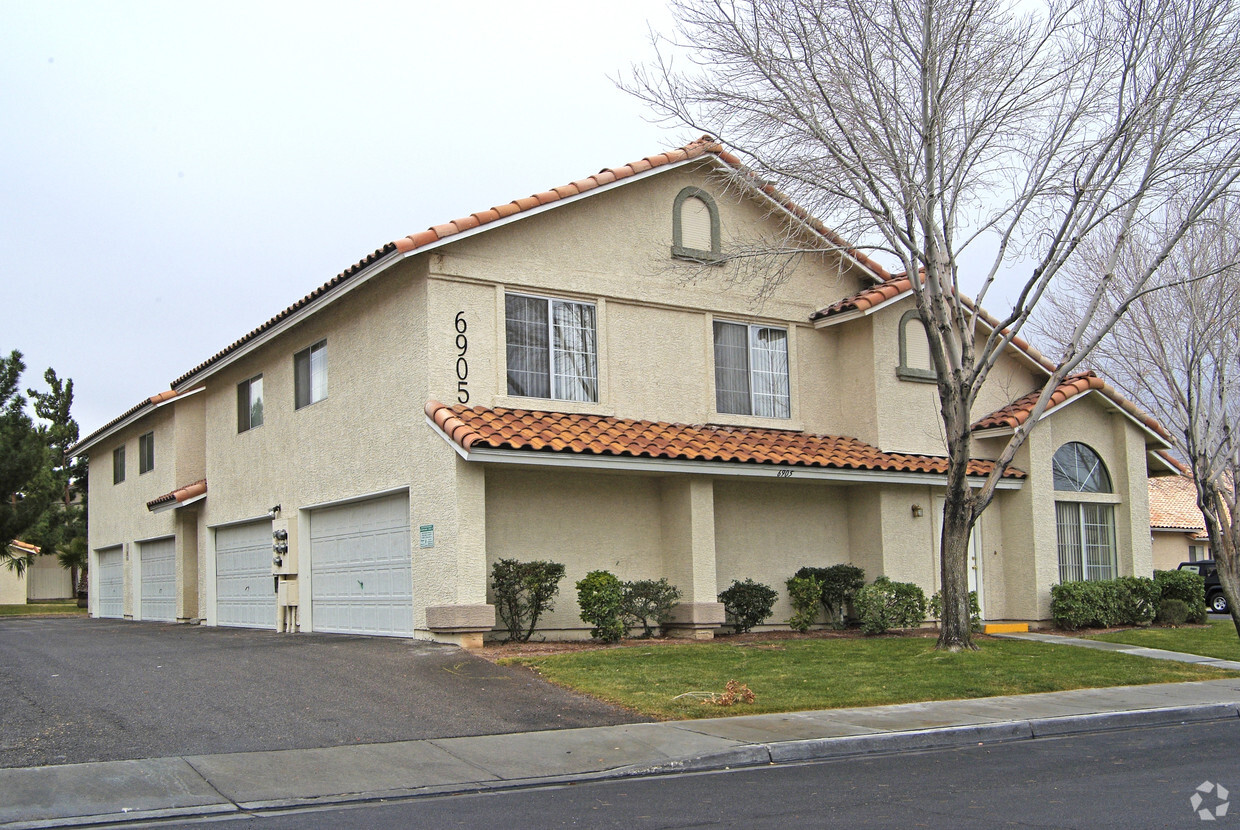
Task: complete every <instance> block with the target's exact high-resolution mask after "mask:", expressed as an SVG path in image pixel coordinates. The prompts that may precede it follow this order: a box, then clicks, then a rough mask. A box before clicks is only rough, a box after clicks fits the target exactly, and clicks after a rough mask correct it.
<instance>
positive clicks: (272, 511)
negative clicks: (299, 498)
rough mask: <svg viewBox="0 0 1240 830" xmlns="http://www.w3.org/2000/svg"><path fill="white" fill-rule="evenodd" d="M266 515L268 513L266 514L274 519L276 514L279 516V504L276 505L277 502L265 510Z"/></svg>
mask: <svg viewBox="0 0 1240 830" xmlns="http://www.w3.org/2000/svg"><path fill="white" fill-rule="evenodd" d="M267 515H268V516H270V517H271V518H273V519H274V518H275V517H276V516H279V515H280V505H278V504H277V505H276V506H275V507H273V508H271V509H270V510H268V511H267Z"/></svg>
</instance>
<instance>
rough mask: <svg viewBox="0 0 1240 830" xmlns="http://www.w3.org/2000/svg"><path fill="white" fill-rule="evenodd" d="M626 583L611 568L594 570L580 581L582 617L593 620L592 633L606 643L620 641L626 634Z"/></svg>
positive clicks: (579, 600) (578, 600) (579, 601)
mask: <svg viewBox="0 0 1240 830" xmlns="http://www.w3.org/2000/svg"><path fill="white" fill-rule="evenodd" d="M623 601H624V586H623V585H621V584H620V580H619V579H616V577H615V575H614V574H612V573H609V572H607V571H590V572H589V573H588V574H586V576H585V579H582V580H581V581H579V582H578V583H577V606H578V607H579V608H580V609H581V619H583V620H585V621H586V622H588V623H590V624H591V625H592V626H593V628H591V629H590V636H591V637H593V638H595V639H596V640H602V641H603V642H604V643H615V642H619V640H620V638H621V637H623V636H624V635H625V633H626V629H625V627H624V620H623V619H622V617H621V604H622V603H623Z"/></svg>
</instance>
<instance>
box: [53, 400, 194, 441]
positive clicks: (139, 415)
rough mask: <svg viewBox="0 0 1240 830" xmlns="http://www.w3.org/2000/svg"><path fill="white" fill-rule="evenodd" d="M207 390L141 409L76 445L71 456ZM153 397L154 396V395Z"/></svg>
mask: <svg viewBox="0 0 1240 830" xmlns="http://www.w3.org/2000/svg"><path fill="white" fill-rule="evenodd" d="M205 389H206V387H204V386H200V387H198V388H197V389H191V390H189V391H188V392H178V393H177V394H176V395H174V396H173V397H171V398H168V399H167V400H165V401H160V402H159V403H156V404H151V405H150V406H144V407H142V408H141V409H139V410H138V411H137V412H135V413H134V414H132V415H130V416H129V417H128V418H126V419H125V420H123V421H121V422H119V423H117V424H115V425H114V426H113V427H112V428H111V429H109V430H108V431H107V432H101V433H99V434H98V435H96V436H95V437H93V438H90V439H89V440H88V441H84V442H82V443H80V444H75V445H74V446H72V447H70V448H69V454H70V455H81V454H82V453H84V452H86V450H88V449H90V448H91V447H93V446H95V445H96V444H98V443H100V442H101V441H103V440H104V439H105V438H108V437H110V436H112V435H115V434H116V433H117V432H119V431H120V430H122V429H125V428H126V427H128V426H132V425H133V424H135V423H137V422H138V421H141V420H142V419H143V418H145V417H146V416H147V415H150V414H151V413H152V412H154V411H155V410H157V409H161V408H163V407H165V406H167V405H168V404H172V403H176V402H178V401H183V400H185V399H186V398H188V397H189V396H190V395H197V394H198V393H199V392H202V391H204V390H205ZM152 397H154V396H153V395H152Z"/></svg>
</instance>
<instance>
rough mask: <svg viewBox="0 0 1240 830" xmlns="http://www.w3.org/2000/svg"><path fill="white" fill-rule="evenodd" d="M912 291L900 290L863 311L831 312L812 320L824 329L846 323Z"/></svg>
mask: <svg viewBox="0 0 1240 830" xmlns="http://www.w3.org/2000/svg"><path fill="white" fill-rule="evenodd" d="M912 293H913V289H911V288H910V289H909V290H908V291H901V292H900V293H899V294H897V295H895V296H894V297H888V298H887V299H885V300H883V301H882V302H881V303H879V304H878V305H872V306H870V307H869V308H867V309H865V310H864V311H862V310H860V309H856V310H854V311H845V312H844V313H843V314H832V315H831V316H830V317H823V318H822V319H820V320H815V321H814V328H816V329H825V328H826V327H827V326H834V325H838V324H839V323H847V322H848V321H849V320H856V319H859V318H861V317H867V316H869V315H871V314H873V313H874V312H876V311H879V310H881V309H884V308H886V307H887V306H889V305H893V304H895V303H898V302H900V301H901V300H903V299H904V298H905V297H907V296H909V295H910V294H912Z"/></svg>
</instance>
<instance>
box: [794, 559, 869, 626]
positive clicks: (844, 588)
mask: <svg viewBox="0 0 1240 830" xmlns="http://www.w3.org/2000/svg"><path fill="white" fill-rule="evenodd" d="M793 576H794V577H801V578H804V577H807V576H812V577H814V578H815V579H817V580H818V581H819V582H821V583H822V605H823V607H824V608H826V610H827V624H828V625H830V626H832V627H833V628H842V627H843V626H844V609H845V607H846V606H847V605H848V603H849V602H851V601H852V599H853V597H855V596H856V595H857V591H859V590H861V586H863V585H865V571H864V570H862V569H861V568H858V567H857V566H856V565H832V566H831V567H829V568H801V570H799V571H797V572H796V573H795V574H793Z"/></svg>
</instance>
